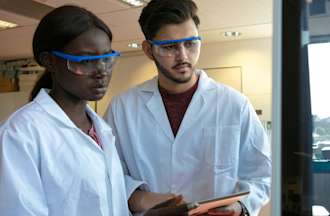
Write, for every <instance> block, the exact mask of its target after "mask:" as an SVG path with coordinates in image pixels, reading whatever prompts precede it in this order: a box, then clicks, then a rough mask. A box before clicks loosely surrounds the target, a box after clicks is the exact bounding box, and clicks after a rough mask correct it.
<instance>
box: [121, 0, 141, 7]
mask: <svg viewBox="0 0 330 216" xmlns="http://www.w3.org/2000/svg"><path fill="white" fill-rule="evenodd" d="M121 1H122V2H124V3H126V4H129V5H131V6H134V7H140V6H142V5H143V3H144V1H142V0H121Z"/></svg>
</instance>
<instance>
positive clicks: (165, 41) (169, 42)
mask: <svg viewBox="0 0 330 216" xmlns="http://www.w3.org/2000/svg"><path fill="white" fill-rule="evenodd" d="M195 40H198V41H201V40H202V38H201V37H200V36H193V37H188V38H182V39H177V40H149V42H150V43H151V44H153V45H167V44H175V43H182V42H185V41H195Z"/></svg>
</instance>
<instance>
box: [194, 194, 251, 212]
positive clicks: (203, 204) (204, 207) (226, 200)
mask: <svg viewBox="0 0 330 216" xmlns="http://www.w3.org/2000/svg"><path fill="white" fill-rule="evenodd" d="M249 193H250V191H242V192H238V193H234V194H230V195H228V196H223V197H218V198H214V199H209V200H203V201H200V202H197V203H198V204H199V206H198V207H197V208H195V209H192V210H190V211H189V215H197V214H202V213H207V211H208V210H210V209H213V208H218V207H221V206H226V205H230V204H233V203H234V202H237V201H239V200H241V199H242V198H243V197H245V196H247V195H248V194H249Z"/></svg>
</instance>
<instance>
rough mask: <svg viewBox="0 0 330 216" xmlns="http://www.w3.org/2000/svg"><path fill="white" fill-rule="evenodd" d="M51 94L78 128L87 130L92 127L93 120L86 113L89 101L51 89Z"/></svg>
mask: <svg viewBox="0 0 330 216" xmlns="http://www.w3.org/2000/svg"><path fill="white" fill-rule="evenodd" d="M49 95H50V96H51V97H52V98H53V99H54V100H55V101H56V103H57V104H58V105H59V106H60V107H61V108H62V110H63V111H64V112H65V114H66V115H67V116H68V117H69V118H70V120H71V121H72V122H73V123H74V124H75V125H76V126H77V127H78V128H80V129H82V130H83V131H86V130H88V129H89V128H90V127H91V122H90V120H89V118H88V116H87V113H86V104H87V101H84V100H77V99H73V98H72V97H70V96H68V95H62V94H59V93H57V92H55V91H51V92H50V93H49Z"/></svg>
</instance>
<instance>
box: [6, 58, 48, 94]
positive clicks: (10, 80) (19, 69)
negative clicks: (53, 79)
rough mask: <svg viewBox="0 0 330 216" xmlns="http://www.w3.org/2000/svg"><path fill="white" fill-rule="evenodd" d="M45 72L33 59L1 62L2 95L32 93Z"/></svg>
mask: <svg viewBox="0 0 330 216" xmlns="http://www.w3.org/2000/svg"><path fill="white" fill-rule="evenodd" d="M43 71H44V69H43V68H42V67H40V66H39V65H38V64H37V63H36V62H35V61H34V59H32V58H26V59H17V60H7V61H0V93H3V92H15V91H22V92H30V91H31V90H32V88H33V86H34V84H35V82H36V81H37V80H38V79H39V77H40V76H41V74H42V73H43Z"/></svg>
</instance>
